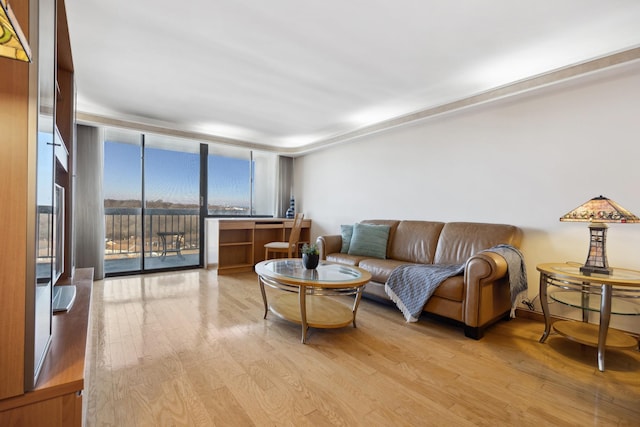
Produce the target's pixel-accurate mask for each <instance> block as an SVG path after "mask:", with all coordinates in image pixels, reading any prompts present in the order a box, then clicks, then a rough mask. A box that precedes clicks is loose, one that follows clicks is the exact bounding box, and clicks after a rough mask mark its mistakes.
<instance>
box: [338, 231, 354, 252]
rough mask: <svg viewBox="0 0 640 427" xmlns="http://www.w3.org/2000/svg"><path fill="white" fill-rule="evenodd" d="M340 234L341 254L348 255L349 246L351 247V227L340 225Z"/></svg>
mask: <svg viewBox="0 0 640 427" xmlns="http://www.w3.org/2000/svg"><path fill="white" fill-rule="evenodd" d="M340 234H341V235H342V248H341V249H340V253H341V254H348V253H349V246H350V245H351V235H352V234H353V225H341V226H340Z"/></svg>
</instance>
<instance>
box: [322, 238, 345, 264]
mask: <svg viewBox="0 0 640 427" xmlns="http://www.w3.org/2000/svg"><path fill="white" fill-rule="evenodd" d="M316 244H317V245H318V252H319V253H320V259H322V260H326V259H327V254H333V253H336V252H340V249H342V236H341V235H340V234H337V235H336V234H334V235H327V236H318V238H317V239H316Z"/></svg>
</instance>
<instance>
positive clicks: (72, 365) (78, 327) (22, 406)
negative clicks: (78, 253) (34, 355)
mask: <svg viewBox="0 0 640 427" xmlns="http://www.w3.org/2000/svg"><path fill="white" fill-rule="evenodd" d="M72 283H73V285H75V286H76V299H75V302H74V304H73V306H72V307H71V310H69V311H68V312H65V313H60V314H56V315H54V316H53V324H52V328H53V331H52V340H51V346H50V347H49V352H48V353H47V356H46V358H45V360H44V365H43V366H42V370H41V372H40V376H39V377H38V383H37V385H36V389H35V390H33V391H28V392H26V393H24V394H22V395H19V396H15V397H12V398H9V399H4V400H0V425H2V426H60V427H62V426H81V425H83V422H82V419H83V410H82V390H83V389H84V371H85V369H84V363H85V351H86V348H87V332H88V325H89V313H90V306H91V288H92V284H93V268H79V269H76V270H75V274H74V276H73V281H72ZM58 286H60V285H58ZM62 286H64V285H62Z"/></svg>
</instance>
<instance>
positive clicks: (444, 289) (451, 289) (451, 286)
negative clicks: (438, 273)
mask: <svg viewBox="0 0 640 427" xmlns="http://www.w3.org/2000/svg"><path fill="white" fill-rule="evenodd" d="M433 295H435V296H438V297H440V298H445V299H448V300H450V301H457V302H462V297H463V296H464V276H453V277H449V278H448V279H447V280H445V281H444V282H442V283H440V286H438V288H437V289H436V291H435V292H434V293H433Z"/></svg>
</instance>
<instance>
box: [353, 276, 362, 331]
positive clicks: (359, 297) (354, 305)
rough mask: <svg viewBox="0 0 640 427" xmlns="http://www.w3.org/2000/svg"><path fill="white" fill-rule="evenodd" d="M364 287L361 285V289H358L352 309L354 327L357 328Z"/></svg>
mask: <svg viewBox="0 0 640 427" xmlns="http://www.w3.org/2000/svg"><path fill="white" fill-rule="evenodd" d="M363 288H364V287H363V286H362V287H360V289H358V292H357V293H356V298H355V300H354V301H353V310H351V311H352V312H353V327H354V328H357V326H356V312H357V311H358V306H359V305H360V300H361V299H362V289H363Z"/></svg>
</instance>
